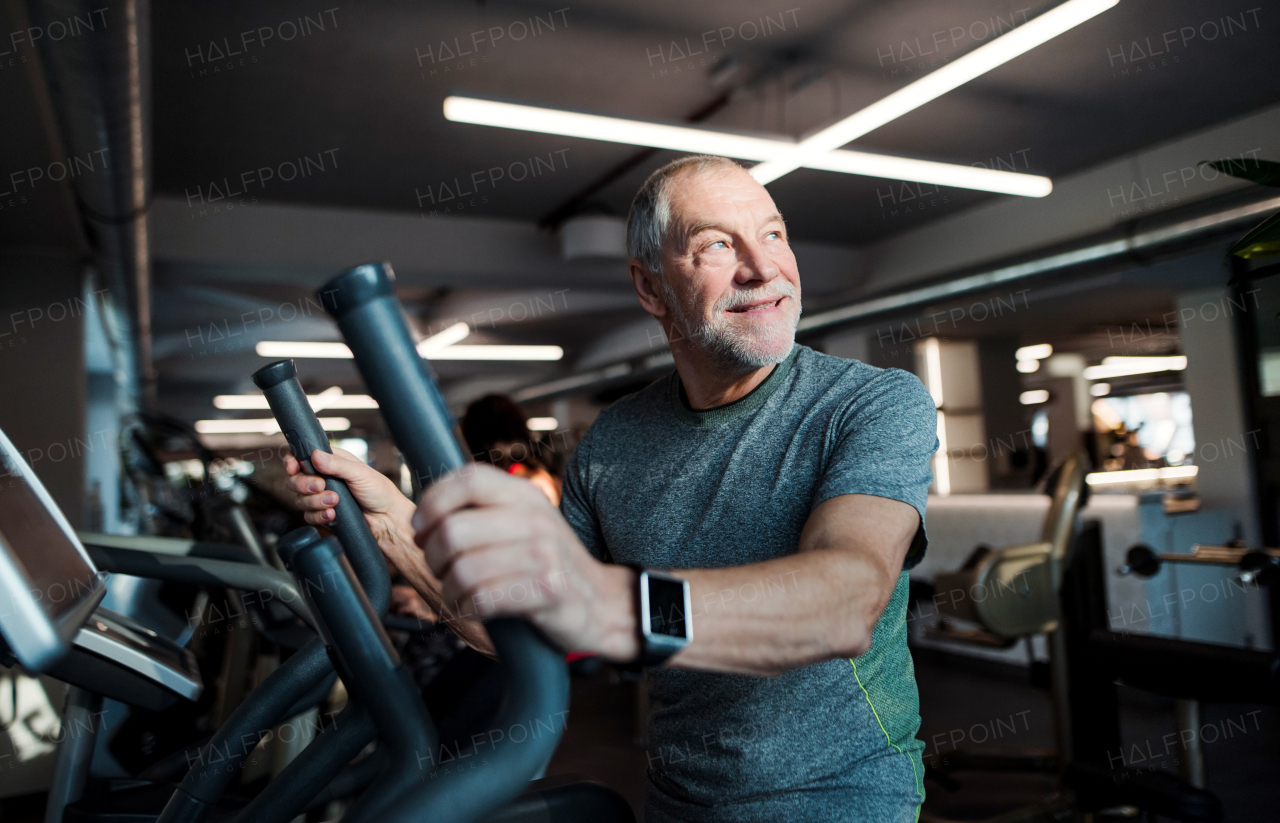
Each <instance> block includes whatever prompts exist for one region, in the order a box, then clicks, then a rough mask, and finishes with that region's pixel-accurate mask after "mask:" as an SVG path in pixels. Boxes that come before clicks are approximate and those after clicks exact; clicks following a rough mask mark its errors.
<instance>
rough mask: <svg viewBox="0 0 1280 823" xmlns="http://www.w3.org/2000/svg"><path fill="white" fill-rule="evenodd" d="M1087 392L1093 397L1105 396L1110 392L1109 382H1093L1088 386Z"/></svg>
mask: <svg viewBox="0 0 1280 823" xmlns="http://www.w3.org/2000/svg"><path fill="white" fill-rule="evenodd" d="M1089 394H1092V395H1093V396H1094V397H1106V396H1107V395H1108V394H1111V384H1110V383H1094V384H1093V385H1092V386H1090V387H1089Z"/></svg>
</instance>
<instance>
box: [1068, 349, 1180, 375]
mask: <svg viewBox="0 0 1280 823" xmlns="http://www.w3.org/2000/svg"><path fill="white" fill-rule="evenodd" d="M1186 367H1187V357H1186V355H1183V354H1175V355H1170V356H1168V357H1104V358H1102V365H1101V366H1088V367H1086V368H1085V370H1084V379H1085V380H1109V379H1110V378H1112V377H1127V376H1129V375H1133V374H1153V373H1155V372H1162V371H1182V370H1183V369H1185V368H1186Z"/></svg>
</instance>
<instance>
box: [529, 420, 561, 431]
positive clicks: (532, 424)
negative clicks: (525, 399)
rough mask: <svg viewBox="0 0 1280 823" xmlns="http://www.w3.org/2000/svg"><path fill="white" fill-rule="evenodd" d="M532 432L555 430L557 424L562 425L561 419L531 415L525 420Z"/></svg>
mask: <svg viewBox="0 0 1280 823" xmlns="http://www.w3.org/2000/svg"><path fill="white" fill-rule="evenodd" d="M524 424H525V425H526V426H528V427H529V431H531V432H553V431H555V430H556V426H558V425H560V423H559V421H558V420H556V419H555V418H554V417H530V418H529V419H528V420H526V421H524Z"/></svg>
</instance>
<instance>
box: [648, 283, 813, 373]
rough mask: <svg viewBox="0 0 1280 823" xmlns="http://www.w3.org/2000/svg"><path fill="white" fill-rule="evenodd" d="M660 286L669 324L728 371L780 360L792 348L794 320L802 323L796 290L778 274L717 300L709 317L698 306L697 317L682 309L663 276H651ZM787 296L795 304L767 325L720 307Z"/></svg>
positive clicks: (756, 366) (680, 335) (794, 328)
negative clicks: (738, 318) (788, 314)
mask: <svg viewBox="0 0 1280 823" xmlns="http://www.w3.org/2000/svg"><path fill="white" fill-rule="evenodd" d="M655 279H656V280H657V282H658V289H659V291H661V292H662V296H663V299H664V302H665V303H666V305H667V311H669V312H671V324H672V325H673V326H674V327H675V331H676V332H677V333H678V335H679V336H677V337H676V339H677V340H680V339H683V340H686V341H688V342H689V343H690V344H691V345H693V346H694V347H695V348H697V349H699V350H700V351H702V352H703V353H704V354H706V355H707V356H709V357H710V358H711V360H712V362H713V363H715V365H716V366H717V367H718V368H722V369H724V370H726V371H731V372H745V371H751V370H753V369H759V368H763V367H764V366H771V365H773V364H774V363H780V362H782V361H783V360H785V359H786V357H787V355H788V354H790V353H791V348H792V347H793V346H794V345H795V339H796V326H798V325H799V323H800V301H799V299H798V298H799V290H798V289H796V287H795V286H794V285H792V284H791V283H790V282H789V281H787V280H783V279H781V278H778V279H777V280H775V281H774V283H772V284H770V285H768V286H761V287H760V288H757V289H751V290H750V291H742V292H732V293H730V294H727V295H725V296H724V297H722V298H720V299H719V300H717V301H716V304H715V306H713V307H712V311H711V319H707V317H706V314H705V313H702V312H698V313H697V315H696V317H695V316H691V313H689V312H687V311H686V310H685V306H684V305H683V304H682V303H681V302H680V300H679V298H678V297H676V294H675V290H674V289H672V288H671V286H670V284H668V283H667V281H666V279H665V278H664V277H662V276H659V277H657V278H655ZM779 297H787V298H789V299H790V302H791V303H793V304H794V305H795V310H794V314H793V315H792V316H791V317H790V318H788V317H785V316H783V317H779V318H778V319H776V320H774V321H772V322H771V323H769V324H768V325H767V326H762V325H761V324H758V323H753V324H752V326H754V327H752V326H748V325H747V324H746V323H742V322H735V321H734V319H733V317H732V316H725V315H724V312H725V311H727V310H729V309H731V308H733V307H735V306H741V305H744V304H747V303H754V302H756V301H758V300H762V299H769V298H773V299H777V298H779Z"/></svg>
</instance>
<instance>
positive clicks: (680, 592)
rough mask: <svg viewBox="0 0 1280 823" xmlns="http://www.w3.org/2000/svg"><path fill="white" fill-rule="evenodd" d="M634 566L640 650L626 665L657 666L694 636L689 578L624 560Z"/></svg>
mask: <svg viewBox="0 0 1280 823" xmlns="http://www.w3.org/2000/svg"><path fill="white" fill-rule="evenodd" d="M625 565H627V566H628V567H630V568H632V569H635V571H636V573H637V575H638V578H639V579H638V581H637V584H636V590H635V603H636V628H637V632H638V635H639V641H640V654H639V656H638V657H637V658H636V659H635V661H634V662H632V663H631V664H630V665H629V666H628V667H627V668H629V669H631V670H633V671H634V670H636V669H639V668H643V667H645V666H660V665H662V664H663V663H665V662H666V661H667V659H668V658H669V657H671V656H672V655H673V654H675V653H676V652H678V651H680V650H681V649H683V648H684V647H685V646H687V645H689V641H690V640H692V639H693V622H692V621H691V620H690V619H689V618H690V615H691V608H690V603H691V599H690V595H689V581H687V580H683V579H681V578H679V577H675V576H673V575H670V574H666V573H664V572H659V571H654V570H652V569H646V568H644V567H643V566H641V565H639V564H637V563H627V564H625Z"/></svg>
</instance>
